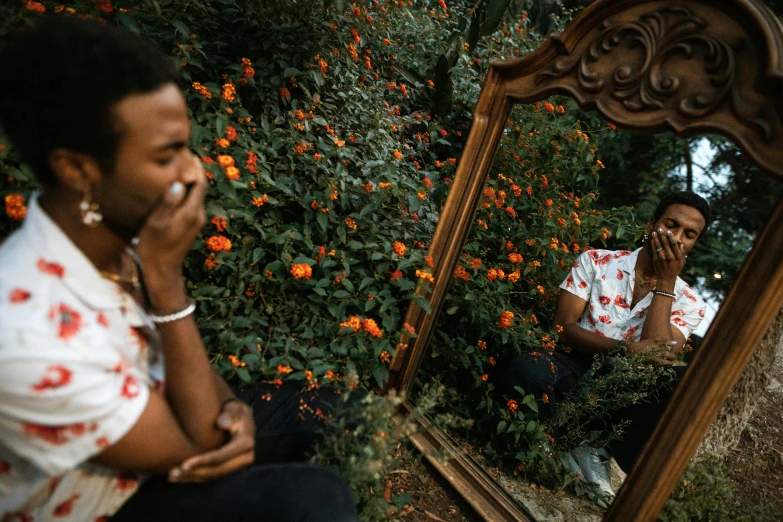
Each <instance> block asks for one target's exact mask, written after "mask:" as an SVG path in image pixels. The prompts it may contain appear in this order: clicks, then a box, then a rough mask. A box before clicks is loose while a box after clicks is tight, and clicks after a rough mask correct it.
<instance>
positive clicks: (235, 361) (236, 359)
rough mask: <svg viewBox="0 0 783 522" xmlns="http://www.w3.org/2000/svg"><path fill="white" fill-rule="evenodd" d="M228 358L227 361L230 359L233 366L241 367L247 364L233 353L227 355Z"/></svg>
mask: <svg viewBox="0 0 783 522" xmlns="http://www.w3.org/2000/svg"><path fill="white" fill-rule="evenodd" d="M228 360H229V361H231V365H232V366H234V367H235V368H241V367H245V366H247V364H246V363H244V362H241V361H240V360H239V357H237V356H236V355H234V354H231V355H229V356H228Z"/></svg>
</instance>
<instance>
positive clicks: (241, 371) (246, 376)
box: [237, 368, 251, 382]
mask: <svg viewBox="0 0 783 522" xmlns="http://www.w3.org/2000/svg"><path fill="white" fill-rule="evenodd" d="M237 377H239V378H240V379H241V380H242V382H250V381H251V379H250V372H248V371H247V369H246V368H237Z"/></svg>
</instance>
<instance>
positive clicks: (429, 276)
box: [416, 270, 435, 284]
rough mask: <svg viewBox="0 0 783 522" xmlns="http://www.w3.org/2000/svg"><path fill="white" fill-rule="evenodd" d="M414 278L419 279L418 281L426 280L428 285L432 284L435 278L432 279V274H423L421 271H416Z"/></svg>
mask: <svg viewBox="0 0 783 522" xmlns="http://www.w3.org/2000/svg"><path fill="white" fill-rule="evenodd" d="M416 277H417V278H419V279H425V280H427V281H429V282H430V283H433V284H434V283H435V277H433V275H432V274H430V273H428V272H424V271H422V270H416Z"/></svg>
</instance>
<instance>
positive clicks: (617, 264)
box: [560, 248, 707, 341]
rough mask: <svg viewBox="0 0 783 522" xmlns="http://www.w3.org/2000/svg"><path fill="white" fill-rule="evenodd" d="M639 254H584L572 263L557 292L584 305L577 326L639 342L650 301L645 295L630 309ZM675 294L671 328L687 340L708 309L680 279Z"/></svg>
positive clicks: (614, 337) (610, 336)
mask: <svg viewBox="0 0 783 522" xmlns="http://www.w3.org/2000/svg"><path fill="white" fill-rule="evenodd" d="M641 250H642V249H641V248H639V249H638V250H635V251H634V252H629V251H628V250H617V251H612V250H586V251H585V252H583V253H582V254H581V255H580V256H579V257H578V258H577V260H576V261H574V265H573V267H572V268H571V273H570V274H569V275H568V277H566V278H565V281H563V283H562V284H561V285H560V288H561V289H563V290H567V291H568V292H571V293H572V294H574V295H575V296H577V297H579V298H581V299H584V300H585V301H587V306H586V307H585V311H584V313H583V314H582V317H581V318H580V319H579V322H578V323H577V325H578V326H580V327H582V328H584V329H585V330H587V331H589V332H595V333H597V334H598V335H601V336H604V337H609V338H611V339H627V340H629V341H638V340H639V338H640V337H641V335H642V326H643V325H644V319H645V317H646V316H647V308H648V307H649V306H650V304H651V303H652V298H653V294H652V293H650V294H647V295H646V296H645V298H644V299H642V300H641V301H639V302H638V303H637V304H636V306H635V307H634V308H633V309H631V303H632V302H633V289H634V284H635V282H636V270H635V268H636V258H637V257H638V256H639V252H641ZM674 294H675V295H676V296H677V299H676V300H675V301H674V303H672V314H671V324H673V325H674V326H675V327H677V329H679V330H680V331H681V332H682V335H683V336H685V339H688V336H690V334H691V332H693V330H695V329H696V327H698V326H699V323H701V320H702V319H703V318H704V313H705V311H706V309H707V305H706V304H705V303H704V301H703V300H702V299H701V297H699V295H698V294H697V293H696V292H695V291H694V290H693V289H692V288H691V287H690V286H688V284H687V283H686V282H685V281H683V280H682V279H680V278H679V277H678V278H677V282H676V283H675V285H674Z"/></svg>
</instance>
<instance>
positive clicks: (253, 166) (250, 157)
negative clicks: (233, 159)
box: [245, 151, 258, 174]
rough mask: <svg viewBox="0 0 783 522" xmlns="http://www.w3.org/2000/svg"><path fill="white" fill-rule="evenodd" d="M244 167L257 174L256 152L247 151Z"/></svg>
mask: <svg viewBox="0 0 783 522" xmlns="http://www.w3.org/2000/svg"><path fill="white" fill-rule="evenodd" d="M245 168H246V169H247V170H249V171H250V172H252V173H253V174H258V154H256V153H255V152H252V151H248V153H247V161H246V162H245Z"/></svg>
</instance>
